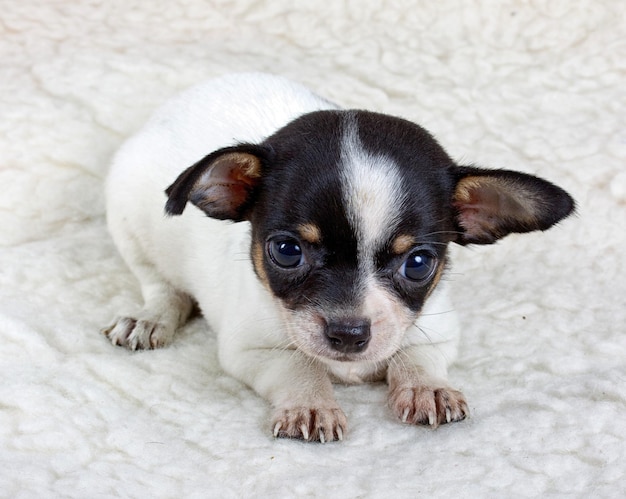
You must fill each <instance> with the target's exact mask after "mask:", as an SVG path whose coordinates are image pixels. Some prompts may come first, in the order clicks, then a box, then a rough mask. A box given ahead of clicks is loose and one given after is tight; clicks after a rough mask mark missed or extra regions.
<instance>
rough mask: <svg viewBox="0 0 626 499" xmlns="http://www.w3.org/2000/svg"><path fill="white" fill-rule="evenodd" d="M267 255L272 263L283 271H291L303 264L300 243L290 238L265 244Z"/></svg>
mask: <svg viewBox="0 0 626 499" xmlns="http://www.w3.org/2000/svg"><path fill="white" fill-rule="evenodd" d="M267 253H268V255H269V257H270V259H271V260H272V262H274V263H275V264H276V265H278V266H279V267H282V268H284V269H293V268H295V267H298V266H299V265H302V263H303V262H304V257H303V254H302V248H301V247H300V243H299V242H298V241H297V240H296V239H294V238H291V237H285V236H282V237H277V238H274V239H270V240H269V241H268V243H267Z"/></svg>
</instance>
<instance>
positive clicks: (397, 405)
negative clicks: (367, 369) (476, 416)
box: [387, 343, 469, 427]
mask: <svg viewBox="0 0 626 499" xmlns="http://www.w3.org/2000/svg"><path fill="white" fill-rule="evenodd" d="M448 347H449V345H447V344H445V343H444V344H431V345H415V346H411V347H409V348H406V349H404V350H402V351H400V352H399V353H397V354H396V355H395V356H394V357H393V358H392V359H391V362H390V364H389V369H388V371H387V381H388V383H389V406H390V407H391V409H392V411H393V412H394V413H395V414H396V416H398V417H399V418H400V419H401V421H402V422H403V423H411V424H424V425H426V424H427V425H430V426H433V427H436V426H438V425H440V424H444V423H450V422H453V421H461V420H463V419H465V417H466V416H467V415H468V414H469V409H468V407H467V402H466V401H465V397H464V396H463V394H462V393H461V392H460V391H458V390H455V389H454V388H452V387H450V385H449V384H448V381H447V366H448V362H449V358H448V354H447V350H448V349H449V348H448ZM450 349H451V350H454V348H452V347H451V346H450Z"/></svg>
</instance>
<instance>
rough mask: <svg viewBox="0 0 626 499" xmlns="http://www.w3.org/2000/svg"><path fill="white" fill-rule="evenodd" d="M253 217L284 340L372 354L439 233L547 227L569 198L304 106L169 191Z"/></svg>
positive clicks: (409, 126) (376, 119) (427, 277)
mask: <svg viewBox="0 0 626 499" xmlns="http://www.w3.org/2000/svg"><path fill="white" fill-rule="evenodd" d="M167 194H168V196H169V199H168V202H167V205H166V211H167V212H168V213H169V214H173V215H176V214H180V213H182V211H183V209H184V208H185V205H186V203H187V202H188V201H191V202H192V203H193V204H195V205H196V206H197V207H198V208H200V209H201V210H203V211H204V212H205V213H206V214H207V215H208V216H210V217H214V218H218V219H229V220H234V221H242V220H248V221H250V223H251V226H252V247H251V257H252V262H253V265H254V269H255V271H256V274H257V276H258V278H259V279H260V280H261V281H262V282H263V283H264V285H265V286H266V287H267V288H268V289H269V290H270V291H271V292H272V294H273V295H274V296H275V297H276V298H277V299H278V300H279V302H280V303H281V305H282V309H283V310H284V314H285V324H286V325H287V330H288V334H289V336H290V339H291V340H292V341H293V342H294V344H295V345H297V347H298V348H300V349H301V350H303V351H304V352H305V353H308V354H309V355H312V356H315V357H317V358H320V359H322V360H324V359H328V360H339V361H372V362H378V361H382V360H384V359H386V358H388V357H389V356H391V355H392V354H393V353H394V352H396V351H397V350H398V348H400V346H401V345H402V341H403V338H404V334H405V332H406V330H407V329H408V328H409V326H410V325H411V324H412V323H413V322H414V321H415V320H416V318H417V316H418V315H419V313H420V310H421V309H422V307H423V305H424V302H425V300H426V299H427V298H428V296H429V294H430V293H431V292H432V291H433V289H434V288H435V286H436V285H437V282H438V281H439V279H440V278H441V276H442V273H443V272H444V270H445V266H446V249H447V246H448V244H449V243H450V242H456V243H459V244H462V245H464V244H469V243H477V244H488V243H493V242H494V241H496V240H497V239H499V238H501V237H504V236H505V235H507V234H509V233H511V232H529V231H534V230H545V229H547V228H549V227H550V226H552V225H553V224H555V223H556V222H558V221H559V220H561V219H562V218H564V217H565V216H567V215H568V214H570V213H571V212H572V210H573V208H574V203H573V200H572V199H571V197H570V196H569V195H568V194H567V193H565V192H564V191H563V190H562V189H560V188H558V187H556V186H554V185H553V184H550V183H549V182H546V181H544V180H541V179H539V178H537V177H533V176H530V175H525V174H522V173H518V172H512V171H506V170H483V169H478V168H474V167H460V166H457V165H455V164H454V163H453V162H452V160H451V159H450V158H449V157H448V155H447V154H446V153H445V151H444V150H443V149H442V148H441V147H440V146H439V144H437V142H436V141H435V140H434V139H433V138H432V137H431V136H430V135H429V134H428V132H426V131H425V130H424V129H422V128H420V127H419V126H417V125H415V124H413V123H411V122H408V121H405V120H402V119H399V118H394V117H390V116H386V115H381V114H376V113H369V112H364V111H319V112H315V113H310V114H306V115H304V116H302V117H300V118H298V119H296V120H295V121H293V122H291V123H290V124H288V125H287V126H285V127H284V128H282V129H280V130H278V131H277V132H276V133H275V134H274V135H272V136H271V137H269V138H268V139H267V140H265V141H264V142H262V143H261V144H243V145H239V146H235V147H229V148H226V149H221V150H219V151H216V152H213V153H212V154H209V155H208V156H207V157H205V158H204V159H202V160H201V161H199V162H198V163H196V164H195V165H193V166H191V167H190V168H189V169H187V170H186V171H185V172H184V173H183V174H181V176H180V177H179V178H178V179H177V180H176V182H174V184H172V185H171V186H170V188H169V189H168V190H167Z"/></svg>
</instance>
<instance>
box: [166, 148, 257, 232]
mask: <svg viewBox="0 0 626 499" xmlns="http://www.w3.org/2000/svg"><path fill="white" fill-rule="evenodd" d="M267 154H268V151H267V150H266V149H264V148H262V147H261V146H256V145H252V144H243V145H240V146H235V147H227V148H224V149H220V150H218V151H215V152H213V153H211V154H209V155H208V156H206V157H204V158H203V159H201V160H200V161H198V162H197V163H196V164H194V165H192V166H190V167H189V168H187V169H186V170H185V171H184V172H183V173H181V174H180V176H179V177H178V178H177V179H176V181H175V182H174V183H173V184H172V185H170V186H169V187H168V188H167V190H166V191H165V193H166V194H167V196H168V200H167V203H166V204H165V211H166V213H167V214H168V215H180V214H181V213H182V212H183V211H184V209H185V206H186V204H187V201H190V202H191V203H193V204H194V205H196V206H197V207H198V208H200V209H201V210H202V211H204V212H205V213H206V214H207V215H208V216H210V217H212V218H218V219H220V220H234V221H236V222H239V221H241V220H244V219H245V218H246V216H247V214H248V211H249V209H250V207H251V206H252V204H253V201H254V199H253V198H254V193H255V188H256V187H257V185H258V183H259V181H260V179H261V172H262V169H263V163H264V161H265V159H266V157H267Z"/></svg>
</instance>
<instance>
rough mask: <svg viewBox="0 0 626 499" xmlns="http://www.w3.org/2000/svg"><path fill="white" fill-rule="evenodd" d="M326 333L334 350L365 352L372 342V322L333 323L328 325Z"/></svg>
mask: <svg viewBox="0 0 626 499" xmlns="http://www.w3.org/2000/svg"><path fill="white" fill-rule="evenodd" d="M325 333H326V338H328V342H329V343H330V346H331V347H332V348H333V350H337V351H338V352H342V353H358V352H363V351H365V349H366V348H367V344H368V343H369V341H370V322H369V321H365V320H360V319H357V320H343V321H331V322H329V323H328V324H327V325H326V331H325Z"/></svg>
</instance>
